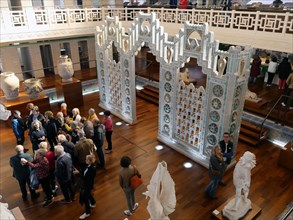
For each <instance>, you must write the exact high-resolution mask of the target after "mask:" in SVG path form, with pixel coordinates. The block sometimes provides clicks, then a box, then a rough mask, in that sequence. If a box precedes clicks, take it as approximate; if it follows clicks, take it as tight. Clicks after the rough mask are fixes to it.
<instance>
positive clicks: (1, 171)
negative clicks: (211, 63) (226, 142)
mask: <svg viewBox="0 0 293 220" xmlns="http://www.w3.org/2000/svg"><path fill="white" fill-rule="evenodd" d="M84 98H85V106H84V107H82V108H81V113H82V114H84V113H85V112H87V110H88V109H89V108H90V107H93V108H95V109H96V110H97V111H98V112H99V111H102V109H100V108H98V107H97V106H98V94H97V93H94V94H91V95H87V96H85V97H84ZM52 108H53V111H54V112H56V111H57V109H56V105H55V106H52ZM137 114H138V123H137V124H136V125H133V126H127V125H126V124H124V123H123V125H122V126H120V127H117V126H114V132H113V152H112V153H111V154H110V155H106V166H107V170H98V171H97V176H96V180H95V189H94V197H95V199H96V201H97V207H96V208H94V209H93V212H92V216H90V217H89V218H88V219H99V220H122V219H124V218H125V217H126V216H124V214H123V210H125V209H126V208H127V206H126V201H125V198H124V194H123V191H122V190H121V188H120V187H119V184H118V173H119V170H120V166H119V160H120V158H121V156H122V155H129V156H131V157H132V158H133V164H135V165H136V166H137V167H138V169H139V170H140V172H141V173H142V178H143V181H144V184H143V186H141V187H140V188H139V189H138V190H137V192H136V199H137V202H139V203H140V207H139V208H138V210H137V211H136V212H135V214H134V215H133V216H131V217H129V219H130V220H145V219H148V218H149V215H148V213H147V210H146V207H147V200H146V199H145V197H144V196H143V195H142V192H144V191H146V185H147V184H148V183H149V181H150V178H151V176H152V174H153V172H154V170H155V168H156V166H157V163H158V162H159V161H162V160H164V161H166V162H167V163H168V168H169V171H170V174H171V176H172V177H173V179H174V181H175V184H176V195H177V207H176V210H175V212H174V213H173V214H171V215H170V218H171V219H173V220H197V219H199V220H201V219H212V215H211V212H212V211H213V210H214V209H215V208H217V207H218V206H220V205H221V204H222V203H224V202H225V201H226V200H227V199H229V198H230V197H231V196H233V195H234V192H235V190H234V186H233V183H232V170H229V171H227V173H226V175H225V177H224V181H225V182H226V183H227V186H225V187H219V189H218V193H217V195H218V199H216V200H211V199H209V198H207V197H206V196H205V194H204V189H205V187H206V186H207V184H208V183H209V177H208V172H207V170H206V169H205V168H203V167H202V166H200V165H198V164H196V163H194V162H193V161H191V160H190V159H188V158H186V157H185V156H183V155H181V154H179V153H177V152H176V151H174V150H172V149H171V148H169V147H168V146H165V147H164V149H163V150H161V151H156V150H155V148H154V147H155V146H156V145H157V144H159V142H158V141H157V139H156V137H157V129H158V107H157V106H155V105H153V104H149V103H147V102H145V101H143V100H141V99H138V100H137ZM113 121H114V122H117V121H119V119H118V118H116V117H113ZM0 123H1V124H0V125H1V128H0V138H1V139H0V146H1V147H0V194H1V195H2V196H3V198H4V201H5V202H8V203H9V206H10V208H14V207H16V206H19V207H20V208H21V210H22V212H23V214H24V216H25V217H26V219H27V220H36V219H42V220H46V219H48V220H52V219H54V220H55V219H58V220H59V219H78V217H79V215H80V214H82V213H83V210H84V209H83V207H81V206H80V205H79V203H78V202H77V201H76V202H74V203H71V204H68V205H62V204H60V202H59V200H61V199H62V198H63V196H62V195H61V191H60V190H59V191H58V196H57V197H56V198H55V202H54V203H53V204H52V205H51V206H50V207H49V208H42V207H41V203H42V201H43V198H44V194H43V193H42V194H41V197H40V198H39V199H38V200H37V201H36V202H34V203H33V202H31V201H30V200H29V201H28V202H25V203H24V202H22V199H21V194H20V190H19V187H18V184H17V181H16V180H15V179H14V178H13V177H12V169H11V168H10V166H9V158H10V157H11V156H13V155H14V147H15V139H14V136H13V133H12V129H11V128H9V127H7V126H6V123H3V122H0ZM25 145H26V146H27V147H30V144H29V140H28V138H26V142H25ZM246 150H250V151H251V152H253V153H255V154H256V158H257V166H256V168H254V169H253V171H252V184H251V185H252V186H251V190H250V195H249V198H250V199H251V200H252V202H253V203H256V204H257V205H258V206H260V207H261V208H262V213H261V215H260V216H259V217H258V218H257V219H265V220H267V219H275V217H276V216H277V215H278V214H280V213H281V212H282V211H283V209H285V207H286V205H287V204H288V203H290V202H291V201H292V200H293V173H292V171H289V170H287V169H285V168H283V167H280V166H278V165H277V159H278V155H279V152H280V149H279V148H277V147H276V146H274V145H273V144H271V143H269V142H266V141H264V142H262V143H261V144H260V145H259V146H258V148H251V147H248V146H246V145H245V144H242V143H239V146H238V152H237V158H239V156H240V155H242V154H243V153H244V152H245V151H246ZM30 152H31V150H30ZM186 161H189V162H191V163H192V164H193V167H192V168H190V169H186V168H184V167H183V166H182V164H183V163H184V162H186Z"/></svg>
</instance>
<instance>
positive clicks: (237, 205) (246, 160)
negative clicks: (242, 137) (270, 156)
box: [223, 151, 256, 220]
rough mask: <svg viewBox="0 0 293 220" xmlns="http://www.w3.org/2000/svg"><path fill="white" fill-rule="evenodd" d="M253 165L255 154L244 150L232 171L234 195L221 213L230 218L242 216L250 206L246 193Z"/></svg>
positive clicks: (232, 219) (235, 219)
mask: <svg viewBox="0 0 293 220" xmlns="http://www.w3.org/2000/svg"><path fill="white" fill-rule="evenodd" d="M255 166H256V159H255V155H254V154H253V153H251V152H250V151H246V152H245V153H244V154H243V156H242V157H241V158H240V160H239V161H238V163H237V164H236V167H235V169H234V173H233V183H234V186H235V188H236V197H235V198H234V199H232V200H231V201H230V202H229V203H228V204H227V205H226V206H225V207H224V209H223V215H224V216H225V217H227V218H228V219H230V220H237V219H240V218H242V217H243V216H245V214H246V213H247V212H248V211H249V210H250V209H251V208H252V207H251V201H250V200H249V199H248V194H249V188H250V182H251V170H252V168H254V167H255ZM242 192H243V195H242Z"/></svg>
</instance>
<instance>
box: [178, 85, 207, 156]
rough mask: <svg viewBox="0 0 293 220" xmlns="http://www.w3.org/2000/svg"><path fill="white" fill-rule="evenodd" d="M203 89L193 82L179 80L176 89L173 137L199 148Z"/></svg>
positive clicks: (203, 97)
mask: <svg viewBox="0 0 293 220" xmlns="http://www.w3.org/2000/svg"><path fill="white" fill-rule="evenodd" d="M204 99H205V90H204V88H203V87H200V88H198V89H196V88H195V87H194V85H193V84H189V85H188V86H186V85H185V83H184V82H183V81H180V82H179V85H178V89H177V112H176V116H177V119H176V133H175V135H174V136H175V138H176V139H177V140H179V141H181V142H184V143H186V144H188V145H191V146H192V147H195V148H196V149H197V150H199V145H200V143H201V138H200V135H201V132H202V117H203V111H202V110H203V103H204Z"/></svg>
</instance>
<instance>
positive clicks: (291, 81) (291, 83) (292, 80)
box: [282, 73, 293, 110]
mask: <svg viewBox="0 0 293 220" xmlns="http://www.w3.org/2000/svg"><path fill="white" fill-rule="evenodd" d="M286 84H287V86H288V87H287V89H286V92H285V98H284V102H282V106H284V107H285V106H286V105H288V103H287V102H288V100H289V97H290V96H291V93H292V91H293V73H291V74H290V75H289V77H288V79H287V80H286ZM290 99H291V105H289V109H290V110H292V109H293V97H292V96H291V97H290Z"/></svg>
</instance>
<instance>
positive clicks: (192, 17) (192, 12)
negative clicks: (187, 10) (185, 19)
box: [190, 8, 195, 24]
mask: <svg viewBox="0 0 293 220" xmlns="http://www.w3.org/2000/svg"><path fill="white" fill-rule="evenodd" d="M194 17H195V9H194V8H192V9H191V21H190V22H191V24H195V21H194Z"/></svg>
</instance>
